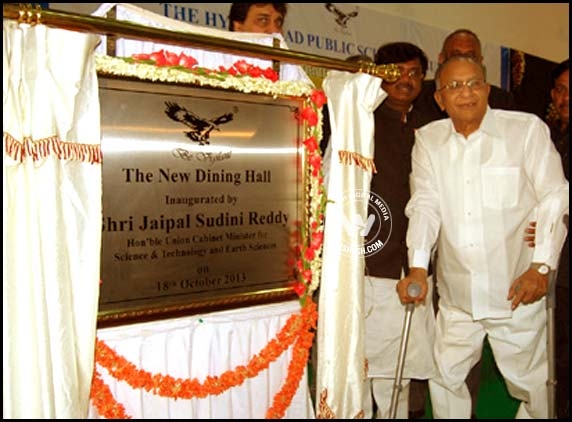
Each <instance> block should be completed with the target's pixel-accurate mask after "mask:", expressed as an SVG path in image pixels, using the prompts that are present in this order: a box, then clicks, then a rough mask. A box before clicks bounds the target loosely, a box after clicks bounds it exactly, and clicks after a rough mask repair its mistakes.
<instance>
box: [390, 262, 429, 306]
mask: <svg viewBox="0 0 572 422" xmlns="http://www.w3.org/2000/svg"><path fill="white" fill-rule="evenodd" d="M413 283H415V284H418V285H419V287H420V289H421V291H420V293H419V295H417V296H416V297H411V296H409V294H408V293H407V289H408V287H409V285H410V284H413ZM396 290H397V294H398V295H399V300H400V301H401V303H403V304H404V305H406V304H408V303H415V304H416V305H417V304H419V303H424V302H425V297H426V296H427V290H428V286H427V270H426V269H425V268H410V269H409V274H408V275H407V276H406V277H405V278H402V279H401V280H399V281H398V282H397V285H396Z"/></svg>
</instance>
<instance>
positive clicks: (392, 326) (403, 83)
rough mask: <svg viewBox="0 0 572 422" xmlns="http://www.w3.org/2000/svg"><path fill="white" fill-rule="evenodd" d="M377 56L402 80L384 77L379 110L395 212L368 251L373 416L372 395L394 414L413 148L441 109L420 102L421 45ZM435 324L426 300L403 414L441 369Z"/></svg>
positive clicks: (378, 137)
mask: <svg viewBox="0 0 572 422" xmlns="http://www.w3.org/2000/svg"><path fill="white" fill-rule="evenodd" d="M375 63H376V64H377V65H381V64H390V63H394V64H397V66H398V67H399V70H400V73H401V76H400V78H399V79H398V80H397V81H395V82H388V81H383V82H382V88H383V90H384V91H385V92H386V93H387V98H386V99H385V100H384V101H383V103H382V104H381V105H380V106H379V107H378V108H377V109H376V110H375V112H374V122H375V148H374V162H375V167H376V169H377V173H376V174H374V175H373V177H372V181H371V186H370V188H371V189H370V192H371V195H373V196H375V198H380V199H381V200H383V201H384V202H385V204H386V205H387V208H388V209H389V211H390V213H391V231H390V234H389V237H388V238H387V240H386V241H385V243H384V245H383V247H382V248H381V249H380V250H378V251H376V252H375V253H372V254H369V255H366V257H365V264H366V276H365V286H364V294H365V354H366V358H367V361H368V374H367V375H368V380H367V387H366V388H365V393H366V397H365V399H364V411H365V415H364V419H368V418H371V416H372V415H371V413H372V409H373V404H372V403H371V399H372V398H373V400H374V401H375V405H376V407H377V413H376V415H375V417H376V418H378V419H386V418H388V417H389V416H390V412H389V411H390V404H391V403H390V399H391V397H392V392H393V383H394V377H395V371H396V367H397V363H398V362H397V358H398V348H399V343H400V338H401V333H402V324H403V316H404V315H405V307H404V306H403V305H402V304H401V302H400V301H399V297H398V295H397V293H396V291H395V285H396V283H397V281H398V280H399V279H400V277H401V276H402V274H403V273H404V272H406V271H407V268H406V263H407V247H406V245H405V234H406V231H407V218H406V217H405V213H404V210H405V205H406V204H407V201H408V200H409V196H410V193H409V173H410V172H411V149H412V147H413V142H414V139H415V136H414V131H415V129H417V128H419V127H420V126H422V125H424V124H425V123H428V122H430V121H432V120H434V119H436V118H438V114H437V113H432V114H431V113H427V112H419V110H418V109H417V108H416V107H414V106H413V101H414V100H415V99H416V98H417V96H418V95H419V93H420V92H421V87H422V83H423V78H424V76H425V73H426V71H427V65H428V60H427V56H426V55H425V53H424V52H423V51H422V50H421V49H420V48H419V47H417V46H415V45H413V44H410V43H406V42H395V43H389V44H385V45H383V46H381V47H380V48H379V49H378V51H377V54H376V58H375ZM378 223H379V224H378ZM378 226H379V227H378ZM384 228H385V230H387V224H385V223H384V222H383V221H382V220H381V219H377V220H375V222H374V223H373V226H372V227H371V228H370V230H369V234H368V235H366V243H369V242H373V241H374V240H375V239H376V236H379V233H380V232H383V230H384ZM382 237H383V236H382ZM433 328H434V314H433V308H432V304H431V303H427V304H425V305H422V306H418V307H417V308H416V309H415V312H414V313H413V319H412V322H411V331H410V337H409V339H410V341H409V344H408V350H407V354H406V360H405V365H404V370H403V380H402V386H403V391H402V392H401V394H400V395H399V402H398V405H397V411H396V416H397V418H399V419H404V418H405V419H407V418H408V403H407V402H408V398H409V389H408V387H409V383H410V380H411V379H412V378H421V379H426V378H428V377H431V376H432V375H433V372H434V367H433V359H432V344H433Z"/></svg>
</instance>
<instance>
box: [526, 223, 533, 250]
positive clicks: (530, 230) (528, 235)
mask: <svg viewBox="0 0 572 422" xmlns="http://www.w3.org/2000/svg"><path fill="white" fill-rule="evenodd" d="M524 233H525V234H524V241H525V242H526V243H527V244H528V246H529V247H531V248H534V247H535V246H536V243H535V238H536V221H531V222H530V223H529V224H528V227H527V228H526V229H524Z"/></svg>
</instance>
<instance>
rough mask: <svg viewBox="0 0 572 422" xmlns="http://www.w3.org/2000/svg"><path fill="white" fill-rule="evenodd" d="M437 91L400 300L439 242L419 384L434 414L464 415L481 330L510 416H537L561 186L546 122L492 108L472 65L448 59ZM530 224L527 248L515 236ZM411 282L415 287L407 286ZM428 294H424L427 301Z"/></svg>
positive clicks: (416, 173)
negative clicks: (432, 372) (431, 324)
mask: <svg viewBox="0 0 572 422" xmlns="http://www.w3.org/2000/svg"><path fill="white" fill-rule="evenodd" d="M435 80H436V83H437V91H436V92H435V99H436V101H437V103H438V104H439V106H440V107H441V109H443V110H445V111H446V112H447V114H448V115H449V116H450V118H449V119H443V120H439V121H435V122H432V123H429V124H427V125H425V126H424V127H422V128H421V129H419V130H418V131H417V133H416V140H415V145H414V147H413V152H412V173H411V180H410V181H411V193H412V196H411V199H410V201H409V202H408V204H407V207H406V210H405V212H406V215H407V216H408V217H409V225H408V231H407V246H408V255H409V265H410V271H409V274H408V275H407V277H405V278H404V279H402V280H400V282H399V283H398V285H397V291H398V294H399V297H400V299H401V301H402V302H403V303H410V302H416V303H421V302H423V301H424V300H425V296H426V292H427V265H428V262H429V257H430V253H431V250H432V248H433V247H434V245H435V244H437V245H438V246H437V247H438V250H439V257H440V259H439V260H438V262H437V269H436V270H437V277H438V279H439V286H438V287H439V296H440V299H439V310H438V313H437V320H436V332H435V346H434V358H435V362H436V365H437V370H438V375H437V376H436V377H435V378H433V379H430V380H429V390H430V395H431V404H432V408H433V415H434V416H435V417H436V418H454V419H457V418H465V419H468V418H469V417H470V415H471V397H470V394H469V390H468V388H467V386H466V384H465V378H466V376H467V374H468V372H469V370H470V369H471V367H472V366H473V365H474V364H475V363H476V362H477V361H478V360H479V359H480V357H481V351H482V346H483V339H484V337H485V335H488V339H489V343H490V345H491V349H492V351H493V354H494V357H495V361H496V363H497V365H498V367H499V369H500V371H501V372H502V373H503V376H504V379H505V381H506V384H507V387H508V390H509V392H510V394H511V395H512V396H513V397H515V398H517V399H519V400H521V401H522V403H521V405H520V407H519V409H518V412H517V415H516V417H517V418H547V417H548V407H547V401H548V400H547V387H546V381H547V375H548V362H547V354H546V307H545V306H546V305H545V301H546V297H545V296H546V293H547V288H548V272H549V271H550V268H555V267H556V265H557V262H558V257H559V254H560V250H561V248H562V244H563V242H564V237H565V234H566V227H565V226H564V224H563V223H562V218H563V216H564V215H565V214H567V213H568V199H569V190H568V189H569V188H568V181H567V180H566V178H565V177H564V174H563V170H562V163H561V161H560V157H559V155H558V152H557V151H556V149H555V148H554V146H553V144H552V142H551V140H550V132H549V130H548V127H547V126H546V125H545V124H544V123H543V122H542V121H541V120H540V119H539V118H537V117H536V116H534V115H532V114H528V113H522V112H517V111H506V110H500V109H499V110H493V109H491V108H490V107H489V106H488V104H487V101H488V95H489V92H490V86H489V85H488V84H487V83H486V71H485V68H484V66H483V65H482V64H480V63H478V62H476V61H475V60H474V59H472V58H470V57H463V56H455V57H451V58H450V59H448V60H447V61H446V62H444V63H442V64H441V65H440V66H439V68H438V69H437V72H436V75H435ZM535 219H536V221H537V227H536V246H535V247H534V248H530V247H528V246H527V244H526V242H523V237H524V233H525V229H526V227H527V225H528V222H529V221H533V220H535ZM411 283H418V284H419V285H420V287H421V295H420V296H418V297H417V298H411V297H409V296H408V294H407V287H408V285H409V284H411ZM428 300H430V299H428Z"/></svg>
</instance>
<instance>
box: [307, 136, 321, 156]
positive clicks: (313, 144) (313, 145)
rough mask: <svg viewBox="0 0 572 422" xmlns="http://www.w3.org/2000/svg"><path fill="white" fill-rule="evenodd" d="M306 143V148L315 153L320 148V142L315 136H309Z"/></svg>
mask: <svg viewBox="0 0 572 422" xmlns="http://www.w3.org/2000/svg"><path fill="white" fill-rule="evenodd" d="M304 145H305V146H306V149H307V150H308V152H310V153H314V152H315V151H316V150H317V149H318V142H317V141H316V137H315V136H310V137H309V138H307V139H306V140H305V141H304Z"/></svg>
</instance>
